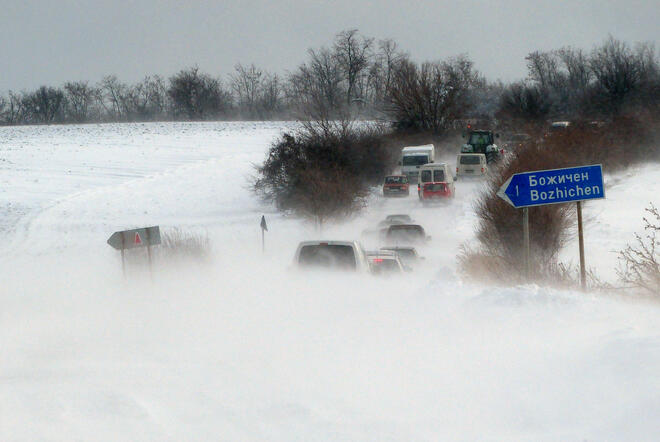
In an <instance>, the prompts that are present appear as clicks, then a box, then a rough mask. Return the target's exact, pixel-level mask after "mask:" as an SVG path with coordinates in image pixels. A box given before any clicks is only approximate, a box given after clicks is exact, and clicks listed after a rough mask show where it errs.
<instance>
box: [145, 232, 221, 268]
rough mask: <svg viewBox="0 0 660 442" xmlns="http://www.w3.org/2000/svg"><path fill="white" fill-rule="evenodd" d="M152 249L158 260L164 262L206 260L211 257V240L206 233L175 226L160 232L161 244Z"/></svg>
mask: <svg viewBox="0 0 660 442" xmlns="http://www.w3.org/2000/svg"><path fill="white" fill-rule="evenodd" d="M154 250H155V253H156V254H157V256H158V259H159V261H165V262H172V261H195V262H207V261H209V260H210V259H211V242H210V240H209V237H208V236H207V235H205V234H201V233H194V232H189V231H185V230H182V229H180V228H176V227H175V228H172V229H167V230H165V231H163V232H162V233H161V244H160V246H159V247H157V248H155V249H154Z"/></svg>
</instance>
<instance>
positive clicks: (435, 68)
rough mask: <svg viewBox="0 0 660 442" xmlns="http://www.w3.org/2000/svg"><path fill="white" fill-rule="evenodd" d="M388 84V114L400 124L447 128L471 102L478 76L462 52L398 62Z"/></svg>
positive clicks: (419, 128)
mask: <svg viewBox="0 0 660 442" xmlns="http://www.w3.org/2000/svg"><path fill="white" fill-rule="evenodd" d="M393 80H394V81H393V84H392V88H391V110H390V111H391V114H392V116H393V118H394V120H395V121H397V124H398V125H399V126H400V127H401V128H408V129H416V130H422V131H431V132H433V133H436V134H439V133H443V132H444V131H445V130H447V129H448V128H449V127H450V126H451V124H452V122H453V120H454V119H456V118H460V117H462V116H463V115H464V114H465V113H466V112H467V111H468V110H469V107H470V105H471V100H470V89H471V88H473V87H475V85H476V84H477V81H478V80H479V76H478V74H477V73H476V72H475V71H474V69H473V65H472V62H471V61H470V60H469V59H467V58H466V57H464V56H461V57H456V58H453V59H450V60H448V61H445V62H443V63H430V62H426V63H422V64H421V65H419V66H418V65H417V64H416V63H414V62H412V61H410V60H404V61H402V62H400V63H399V65H398V67H397V69H396V71H395V75H394V79H393Z"/></svg>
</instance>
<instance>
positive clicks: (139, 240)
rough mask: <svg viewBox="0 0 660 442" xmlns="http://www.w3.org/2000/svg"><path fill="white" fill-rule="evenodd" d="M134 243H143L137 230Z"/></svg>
mask: <svg viewBox="0 0 660 442" xmlns="http://www.w3.org/2000/svg"><path fill="white" fill-rule="evenodd" d="M133 244H142V238H140V234H139V233H137V232H135V241H134V242H133Z"/></svg>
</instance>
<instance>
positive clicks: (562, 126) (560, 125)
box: [550, 121, 571, 132]
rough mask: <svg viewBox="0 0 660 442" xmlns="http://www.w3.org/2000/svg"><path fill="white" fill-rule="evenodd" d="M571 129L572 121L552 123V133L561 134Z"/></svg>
mask: <svg viewBox="0 0 660 442" xmlns="http://www.w3.org/2000/svg"><path fill="white" fill-rule="evenodd" d="M569 127H571V122H570V121H553V122H552V123H550V132H560V131H563V130H566V129H568V128H569Z"/></svg>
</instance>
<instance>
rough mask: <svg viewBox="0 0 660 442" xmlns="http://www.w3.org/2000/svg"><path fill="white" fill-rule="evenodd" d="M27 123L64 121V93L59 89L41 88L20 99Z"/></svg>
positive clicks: (25, 94)
mask: <svg viewBox="0 0 660 442" xmlns="http://www.w3.org/2000/svg"><path fill="white" fill-rule="evenodd" d="M21 101H22V103H23V107H24V109H25V113H26V117H27V118H28V122H35V123H46V124H50V123H53V122H55V121H60V122H61V121H63V119H64V112H63V111H64V92H63V91H62V90H61V89H55V88H53V87H47V86H41V87H40V88H39V89H37V90H36V91H34V92H31V93H24V94H23V97H22V100H21Z"/></svg>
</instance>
